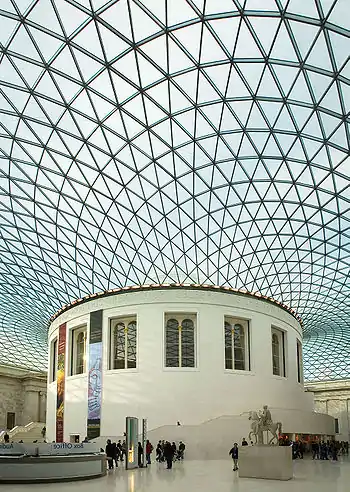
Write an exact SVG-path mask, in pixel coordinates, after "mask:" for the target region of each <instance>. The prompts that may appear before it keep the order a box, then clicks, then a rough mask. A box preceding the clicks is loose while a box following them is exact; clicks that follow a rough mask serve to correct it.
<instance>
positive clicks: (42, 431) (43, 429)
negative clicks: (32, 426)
mask: <svg viewBox="0 0 350 492" xmlns="http://www.w3.org/2000/svg"><path fill="white" fill-rule="evenodd" d="M41 435H42V436H43V439H45V436H46V427H45V426H44V427H43V428H42V429H41Z"/></svg>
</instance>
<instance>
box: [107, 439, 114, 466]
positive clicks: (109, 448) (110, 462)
mask: <svg viewBox="0 0 350 492" xmlns="http://www.w3.org/2000/svg"><path fill="white" fill-rule="evenodd" d="M113 452H114V446H113V444H112V442H111V440H110V439H107V445H106V455H107V461H108V468H109V470H112V469H113V456H114V455H113Z"/></svg>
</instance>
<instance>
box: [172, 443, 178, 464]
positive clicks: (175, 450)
mask: <svg viewBox="0 0 350 492" xmlns="http://www.w3.org/2000/svg"><path fill="white" fill-rule="evenodd" d="M171 447H172V449H173V453H174V458H173V459H174V461H175V460H176V457H177V448H176V444H175V443H174V442H173V443H172V444H171Z"/></svg>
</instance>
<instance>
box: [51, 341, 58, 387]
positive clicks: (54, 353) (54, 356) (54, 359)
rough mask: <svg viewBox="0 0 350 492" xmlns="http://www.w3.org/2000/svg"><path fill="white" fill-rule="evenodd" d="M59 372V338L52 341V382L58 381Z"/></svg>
mask: <svg viewBox="0 0 350 492" xmlns="http://www.w3.org/2000/svg"><path fill="white" fill-rule="evenodd" d="M56 373H57V338H55V340H53V341H52V342H51V382H53V381H56Z"/></svg>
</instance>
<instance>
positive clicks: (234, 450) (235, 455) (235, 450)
mask: <svg viewBox="0 0 350 492" xmlns="http://www.w3.org/2000/svg"><path fill="white" fill-rule="evenodd" d="M229 455H230V456H232V459H233V471H236V470H238V466H237V465H238V444H237V443H236V442H235V443H234V445H233V448H231V449H230V452H229Z"/></svg>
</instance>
